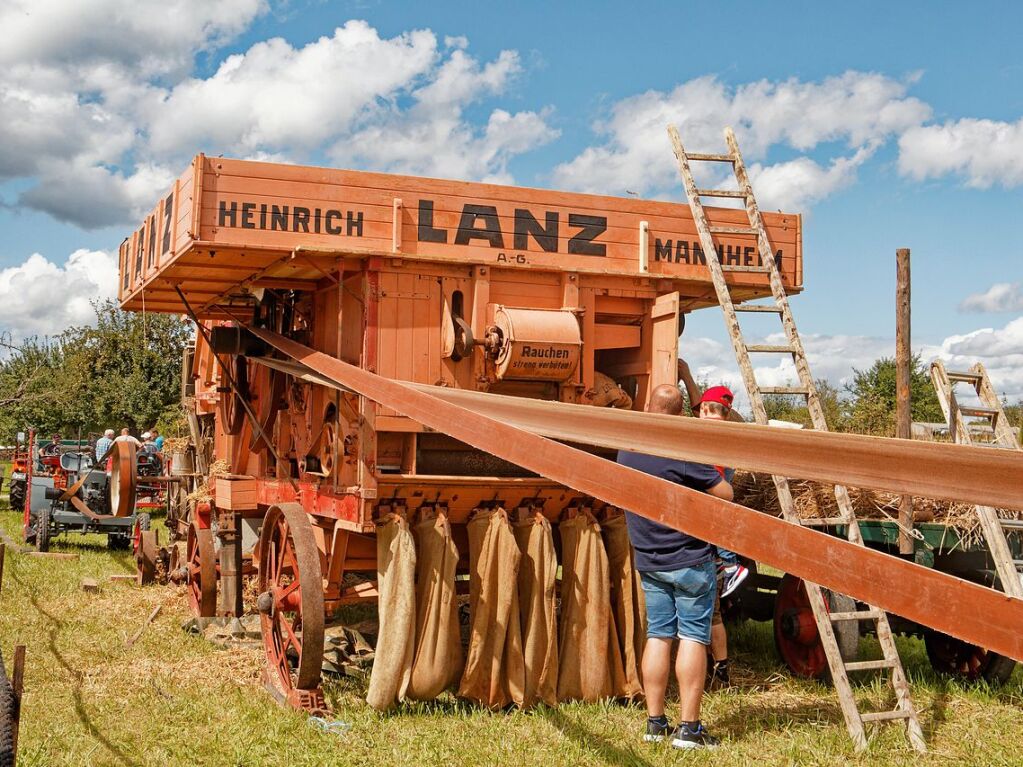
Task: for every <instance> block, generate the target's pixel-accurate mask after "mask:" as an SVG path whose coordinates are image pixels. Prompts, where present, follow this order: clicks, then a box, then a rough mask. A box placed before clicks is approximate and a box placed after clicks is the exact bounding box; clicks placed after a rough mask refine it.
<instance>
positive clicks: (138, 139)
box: [0, 0, 557, 229]
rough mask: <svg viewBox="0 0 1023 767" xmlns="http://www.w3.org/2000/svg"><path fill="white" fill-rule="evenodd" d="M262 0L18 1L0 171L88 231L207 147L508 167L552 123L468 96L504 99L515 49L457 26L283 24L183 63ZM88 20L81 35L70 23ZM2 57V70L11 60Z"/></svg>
mask: <svg viewBox="0 0 1023 767" xmlns="http://www.w3.org/2000/svg"><path fill="white" fill-rule="evenodd" d="M266 8H267V3H266V2H265V0H228V1H227V2H224V3H200V2H191V1H190V0H165V1H162V2H153V1H151V0H145V2H138V3H133V4H129V5H126V4H124V3H123V2H121V3H118V2H115V0H83V2H81V3H76V4H74V5H73V7H72V8H70V9H68V12H67V13H66V14H62V13H60V12H59V9H58V8H57V3H55V2H54V0H45V1H44V2H39V3H36V2H32V3H28V2H27V0H14V1H13V2H8V4H7V5H5V6H3V7H2V8H0V25H3V27H4V29H5V32H6V31H8V30H14V31H15V32H16V33H17V41H16V43H15V44H13V45H12V46H11V47H7V48H4V49H3V51H0V181H2V180H4V179H11V178H30V179H33V180H34V182H35V183H34V185H31V186H29V187H28V188H27V189H26V190H25V191H23V192H22V193H21V195H20V196H19V198H18V204H20V205H23V206H26V207H30V208H34V209H37V210H41V211H44V212H46V213H49V214H51V215H53V216H54V217H56V218H57V219H59V220H62V221H67V222H70V223H73V224H76V225H78V226H80V227H83V228H87V229H88V228H97V227H102V226H108V225H111V224H130V223H134V222H135V221H136V220H137V219H138V218H139V216H140V215H141V214H142V212H143V211H144V210H146V209H148V208H149V207H150V206H151V205H152V204H153V203H154V201H155V200H156V198H157V196H158V195H159V193H160V192H162V191H163V189H164V188H165V187H166V185H167V184H169V183H170V181H171V179H172V172H177V171H180V169H181V168H182V167H184V165H185V163H187V161H188V159H190V158H191V156H192V155H193V154H194V153H195V152H197V151H205V152H207V153H209V154H220V153H223V154H227V155H229V156H241V157H248V158H259V159H273V160H281V159H287V160H289V161H292V162H307V163H308V162H313V163H322V162H323V157H324V155H326V157H328V158H330V159H331V160H333V161H335V162H342V163H344V164H347V165H350V166H354V167H369V168H372V169H374V170H399V171H404V172H412V173H425V174H429V175H445V176H453V177H461V178H467V179H482V180H489V181H503V182H510V181H512V178H511V175H510V173H509V172H508V163H509V160H510V159H511V158H513V157H514V156H516V155H519V154H522V153H524V152H527V151H530V150H532V149H533V148H535V147H536V146H539V145H541V144H543V143H545V142H548V141H550V140H551V139H552V138H553V137H555V136H556V135H557V132H556V131H554V130H553V129H552V128H550V126H549V125H548V124H547V120H548V113H547V112H546V111H541V112H533V111H522V112H510V111H508V110H506V109H501V108H493V109H491V111H490V112H489V114H487V113H486V112H484V113H483V115H484V117H483V119H482V121H481V122H482V124H478V123H479V122H480V121H478V120H473V121H470V120H468V119H466V118H465V117H464V111H465V109H466V108H467V107H468V106H470V105H474V104H478V103H479V102H481V101H484V100H485V99H493V98H496V97H499V96H502V95H504V94H505V93H506V92H507V90H508V89H509V88H510V87H511V84H512V83H513V82H514V79H515V77H516V76H517V75H518V74H519V73H520V71H521V64H520V62H519V57H518V54H517V53H516V52H514V51H504V52H502V53H500V54H499V55H498V56H497V58H495V59H494V60H493V61H488V62H480V61H479V60H477V59H476V58H474V57H472V56H471V55H469V54H468V53H467V51H466V49H467V47H468V40H467V39H466V38H464V37H449V38H445V39H444V42H443V44H442V45H441V44H438V41H437V38H436V36H435V35H434V33H433V32H431V31H430V30H415V31H411V32H407V33H405V34H400V35H397V36H395V37H392V38H389V39H385V38H381V37H380V35H379V34H378V33H377V31H376V30H375V29H374V28H373V27H371V26H370V25H369V24H367V23H366V22H364V21H349V22H348V23H346V24H345V25H344V26H342V27H339V28H337V29H336V30H334V32H333V33H332V34H331V35H329V36H324V37H321V38H319V39H318V40H314V41H312V42H310V43H308V44H307V45H304V46H300V47H295V46H292V45H291V44H289V43H288V42H287V41H285V40H283V39H280V38H274V39H270V40H266V41H263V42H259V43H256V44H254V45H252V46H250V47H249V48H248V49H246V50H244V51H242V52H240V53H236V54H233V55H230V56H228V57H227V58H226V59H224V60H223V61H222V62H221V63H220V64H219V66H218V67H217V69H216V71H215V72H214V73H213V74H212V75H210V76H209V77H206V78H201V77H189V76H188V73H189V72H191V71H192V68H193V61H194V58H195V56H196V54H197V53H198V52H200V51H203V50H212V49H215V48H216V47H217V46H219V45H222V44H223V43H224V42H226V41H228V40H230V39H232V38H233V37H234V36H236V35H237V34H239V33H240V32H241V31H243V30H244V29H245V28H247V26H248V25H249V24H250V23H251V21H252V20H253V19H254V18H255V17H256V16H258V15H259V14H260V13H262V12H264V11H265V10H266ZM76 29H78V31H79V32H80V34H78V35H77V36H76V34H75V30H76ZM5 64H6V66H4V65H5Z"/></svg>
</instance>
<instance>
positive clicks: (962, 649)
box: [924, 629, 1016, 685]
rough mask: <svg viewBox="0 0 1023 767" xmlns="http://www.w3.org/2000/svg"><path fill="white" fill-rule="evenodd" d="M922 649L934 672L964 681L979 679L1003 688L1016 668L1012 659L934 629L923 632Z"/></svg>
mask: <svg viewBox="0 0 1023 767" xmlns="http://www.w3.org/2000/svg"><path fill="white" fill-rule="evenodd" d="M924 646H925V647H926V648H927V659H928V660H929V661H930V662H931V667H932V668H933V669H934V670H935V671H937V672H938V673H939V674H944V675H945V676H951V677H956V678H957V679H961V680H963V681H965V682H979V681H981V680H983V681H985V682H987V683H989V684H992V685H1003V684H1005V683H1006V682H1008V681H1009V677H1011V676H1012V672H1013V670H1014V669H1015V668H1016V661H1014V660H1013V659H1012V658H1006V657H1005V656H1004V655H999V654H998V653H994V652H989V651H988V650H985V649H984V648H983V647H978V646H977V645H975V644H970V643H969V642H964V641H963V640H962V639H956V638H955V637H951V636H949V635H948V634H942V633H941V632H940V631H935V630H934V629H927V630H926V631H925V632H924Z"/></svg>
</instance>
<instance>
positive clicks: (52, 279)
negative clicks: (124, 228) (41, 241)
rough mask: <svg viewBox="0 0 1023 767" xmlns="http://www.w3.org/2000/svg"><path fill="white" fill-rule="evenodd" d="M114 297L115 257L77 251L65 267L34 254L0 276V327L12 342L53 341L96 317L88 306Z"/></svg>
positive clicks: (82, 250)
mask: <svg viewBox="0 0 1023 767" xmlns="http://www.w3.org/2000/svg"><path fill="white" fill-rule="evenodd" d="M116 294H117V256H116V254H114V253H107V252H105V251H102V250H85V249H79V250H76V251H75V252H74V253H72V254H71V255H70V256H69V257H68V259H67V261H66V262H65V263H64V265H63V266H61V265H59V264H56V263H54V262H52V261H50V260H49V259H47V258H46V257H45V256H43V255H42V254H40V253H33V254H32V255H31V256H29V257H28V259H27V260H26V261H25V262H24V263H22V264H20V265H19V266H13V267H9V268H7V269H2V270H0V327H2V328H3V329H4V330H6V331H7V332H9V333H10V334H11V335H12V336H13V337H14V338H15V339H23V338H28V337H30V336H47V335H57V334H58V333H60V332H62V331H63V330H65V329H67V328H68V327H70V326H72V325H81V324H85V323H89V322H91V321H92V320H93V318H94V317H95V314H94V312H93V310H92V304H91V302H93V301H96V300H103V299H106V298H113V297H114V296H116Z"/></svg>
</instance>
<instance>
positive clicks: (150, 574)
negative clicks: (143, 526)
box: [135, 530, 157, 586]
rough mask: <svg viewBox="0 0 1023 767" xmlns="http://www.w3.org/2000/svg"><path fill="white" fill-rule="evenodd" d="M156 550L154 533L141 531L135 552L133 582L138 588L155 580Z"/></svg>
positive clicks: (152, 531)
mask: <svg viewBox="0 0 1023 767" xmlns="http://www.w3.org/2000/svg"><path fill="white" fill-rule="evenodd" d="M156 550H157V541H156V531H155V530H143V531H142V532H141V533H140V534H139V545H138V549H137V550H136V552H135V566H136V569H135V582H136V583H137V584H138V585H139V586H148V585H149V584H151V583H153V582H154V581H155V580H156Z"/></svg>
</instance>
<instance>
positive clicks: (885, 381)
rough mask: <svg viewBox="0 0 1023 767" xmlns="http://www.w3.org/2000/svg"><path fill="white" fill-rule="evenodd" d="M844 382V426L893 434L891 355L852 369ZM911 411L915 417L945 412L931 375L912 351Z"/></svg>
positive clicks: (927, 417) (940, 418) (931, 417)
mask: <svg viewBox="0 0 1023 767" xmlns="http://www.w3.org/2000/svg"><path fill="white" fill-rule="evenodd" d="M853 373H854V375H853V381H852V383H851V384H849V385H848V386H846V390H847V392H848V394H849V395H850V396H849V399H848V401H847V402H846V403H845V416H846V418H845V427H846V429H847V430H848V431H854V432H858V433H861V434H874V435H878V436H886V437H893V436H895V402H896V386H895V382H896V370H895V359H894V358H893V357H882V358H881V359H879V360H877V361H876V362H874V364H873V365H871V366H870V368H868V369H867V370H855V369H854V370H853ZM909 392H910V393H909V396H910V415H911V418H912V420H914V421H928V422H934V421H943V420H944V415H943V414H942V412H941V406H940V405H939V404H938V398H937V395H935V393H934V388H933V386H932V384H931V379H930V376H929V374H928V372H927V370H926V368H925V367H924V365H923V364H922V363H921V361H920V355H919V354H915V355H913V358H912V360H911V361H910V385H909Z"/></svg>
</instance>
